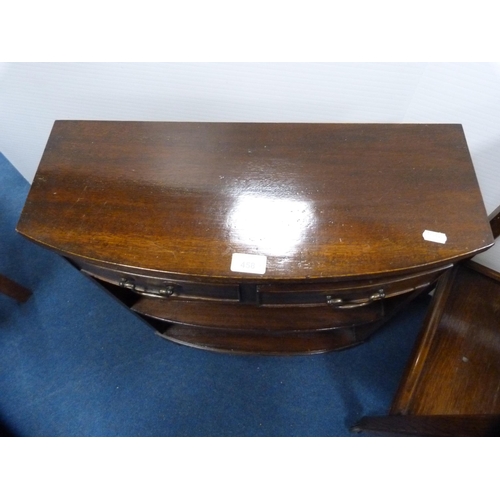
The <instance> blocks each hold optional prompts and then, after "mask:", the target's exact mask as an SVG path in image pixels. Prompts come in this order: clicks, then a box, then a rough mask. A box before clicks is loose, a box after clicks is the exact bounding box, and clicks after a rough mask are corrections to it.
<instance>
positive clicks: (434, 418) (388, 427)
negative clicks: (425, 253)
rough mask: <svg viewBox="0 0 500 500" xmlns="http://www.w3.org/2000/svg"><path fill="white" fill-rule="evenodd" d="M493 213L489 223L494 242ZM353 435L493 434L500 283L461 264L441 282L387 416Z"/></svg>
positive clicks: (499, 383) (498, 420)
mask: <svg viewBox="0 0 500 500" xmlns="http://www.w3.org/2000/svg"><path fill="white" fill-rule="evenodd" d="M498 218H499V217H498V215H495V216H494V217H493V218H492V221H491V226H492V229H493V233H494V236H496V237H498V235H499V233H500V228H499V226H498ZM356 430H366V431H369V432H373V433H383V434H387V433H389V434H399V435H435V436H447V435H455V436H467V435H470V436H477V435H482V436H491V435H496V436H498V435H500V280H498V279H497V277H496V275H495V274H494V273H493V274H492V273H491V272H489V270H487V269H486V268H484V267H483V266H479V265H477V264H476V263H473V262H466V263H462V264H460V265H458V266H457V267H455V268H454V269H453V270H450V271H448V272H447V273H446V274H444V275H443V277H441V278H440V281H439V283H438V286H437V288H436V292H435V295H434V299H433V303H432V305H431V308H430V311H429V315H428V317H427V319H426V322H425V324H424V327H423V329H422V332H421V335H420V338H419V340H418V342H417V344H416V346H415V350H414V352H413V355H412V356H411V359H410V362H409V363H408V365H407V368H406V372H405V374H404V376H403V378H402V380H401V384H400V386H399V389H398V392H397V394H396V396H395V398H394V401H393V403H392V407H391V410H390V415H389V416H385V417H384V416H381V417H366V418H364V419H362V420H361V421H360V422H359V423H358V424H357V425H356Z"/></svg>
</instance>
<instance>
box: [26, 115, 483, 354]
mask: <svg viewBox="0 0 500 500" xmlns="http://www.w3.org/2000/svg"><path fill="white" fill-rule="evenodd" d="M17 229H18V231H19V232H20V233H21V234H23V235H25V236H27V237H28V238H30V239H32V240H33V241H35V242H37V243H39V244H41V245H43V246H46V247H49V248H51V249H53V250H55V251H57V252H58V253H60V254H61V255H64V256H65V257H67V258H69V259H70V260H71V261H72V262H73V263H75V265H77V267H79V268H80V269H82V270H83V271H85V272H87V273H88V274H90V275H92V276H94V277H96V278H97V279H100V280H102V281H106V282H108V283H110V284H114V285H116V284H121V285H122V286H123V287H127V288H130V289H133V290H135V292H136V293H140V294H146V295H153V297H152V298H151V297H150V298H146V299H144V300H143V306H144V304H148V307H149V309H148V310H147V311H146V310H144V309H143V310H141V311H140V312H141V313H142V314H147V315H151V316H154V317H156V318H161V319H163V320H169V321H175V322H177V323H179V324H186V323H187V322H188V321H187V320H188V319H189V321H190V324H192V321H191V318H192V317H193V314H192V309H193V310H194V309H195V308H196V306H193V304H191V303H190V304H188V307H189V308H190V309H189V312H187V307H185V308H184V309H183V310H182V311H183V312H180V313H179V311H180V309H179V307H180V306H179V304H184V306H185V305H186V303H185V301H184V302H183V300H184V299H189V300H192V299H199V300H200V305H199V318H205V320H203V321H202V320H201V319H200V320H199V321H198V324H200V323H201V324H202V325H205V326H210V327H219V326H220V325H219V324H218V320H217V319H216V318H219V317H222V315H223V314H226V315H227V314H228V313H227V311H226V309H227V308H230V307H231V305H230V303H234V304H233V306H234V307H241V305H242V303H243V304H244V305H246V309H248V310H250V311H251V310H252V308H253V310H254V311H255V314H254V315H252V314H250V313H249V314H248V315H247V316H246V318H248V328H249V329H250V330H254V331H255V330H259V329H260V330H263V331H264V330H265V328H264V325H267V327H268V328H270V327H269V325H273V324H274V325H275V331H277V332H283V331H285V330H286V328H285V327H284V325H285V324H286V323H287V319H286V317H287V315H288V314H289V315H290V316H289V318H295V320H296V321H297V323H298V324H299V323H300V324H301V325H302V324H303V325H305V324H306V322H307V321H306V320H305V319H304V320H303V321H304V322H305V323H304V322H302V319H303V318H307V316H301V318H302V319H301V320H300V321H299V319H298V317H299V316H298V315H299V312H297V311H299V310H300V311H302V310H304V311H306V310H307V308H304V307H303V306H306V305H309V306H311V305H313V304H314V305H315V306H317V307H316V308H315V309H316V312H317V313H316V314H315V315H311V316H309V317H310V318H314V320H312V319H311V320H310V321H311V324H310V330H311V331H319V330H324V329H325V328H326V327H327V326H328V325H326V323H327V321H325V318H328V317H331V318H332V321H331V324H330V327H338V328H341V327H344V326H345V327H351V326H353V325H354V324H363V323H364V322H365V319H366V318H365V316H366V315H367V314H368V313H370V311H372V310H374V309H375V306H372V304H371V302H372V301H373V300H384V299H385V298H386V297H391V296H399V295H402V294H411V293H413V291H414V290H415V289H423V288H425V287H426V286H428V284H429V283H431V282H433V281H434V280H435V279H437V277H438V276H439V274H440V273H441V272H442V271H443V270H444V269H445V268H446V267H448V266H451V265H452V264H454V263H456V262H458V261H460V260H461V259H464V258H466V257H470V256H472V255H474V254H476V253H477V252H479V251H482V250H484V249H486V248H487V247H488V246H490V245H491V244H492V241H493V240H492V237H491V232H490V229H489V226H488V224H487V219H486V214H485V211H484V206H483V203H482V199H481V195H480V192H479V189H478V185H477V180H476V177H475V173H474V169H473V166H472V162H471V159H470V155H469V152H468V149H467V144H466V141H465V138H464V134H463V130H462V127H461V126H460V125H385V124H351V125H347V124H283V123H282V124H276V123H274V124H249V123H162V122H92V121H58V122H56V123H55V125H54V128H53V130H52V133H51V136H50V138H49V141H48V144H47V147H46V149H45V152H44V155H43V157H42V160H41V163H40V166H39V169H38V172H37V174H36V176H35V179H34V181H33V185H32V189H31V190H30V193H29V195H28V198H27V200H26V205H25V208H24V210H23V213H22V215H21V219H20V221H19V224H18V228H17ZM424 230H432V231H438V232H442V233H445V234H446V236H447V241H446V244H439V243H435V242H430V241H426V240H424V238H423V237H422V233H423V231H424ZM234 253H243V254H251V255H261V256H265V257H266V258H267V266H266V269H265V273H264V274H262V275H256V274H253V275H252V274H248V273H243V272H240V271H237V272H235V271H233V270H231V258H232V255H233V254H234ZM169 299H171V300H170V301H169ZM181 299H182V300H181ZM202 301H212V302H210V304H207V303H204V302H203V303H202ZM222 302H224V304H221V303H222ZM328 302H329V303H330V304H329V305H328ZM152 304H154V309H155V310H154V314H151V309H150V308H151V305H152ZM332 304H334V307H333V309H332V307H331V306H332ZM176 305H177V306H179V307H177V308H176V307H174V306H176ZM266 305H275V306H278V305H280V306H282V309H281V310H280V312H277V310H270V311H271V312H269V321H268V322H267V323H266V321H265V320H264V319H263V318H264V314H265V313H264V312H263V311H264V309H263V306H266ZM379 305H380V304H379ZM184 306H183V307H184ZM299 306H300V307H299ZM358 306H359V307H358ZM342 307H355V308H357V311H356V310H355V309H353V310H352V311H349V314H348V313H346V311H340V310H339V309H340V308H342ZM140 309H141V306H140V305H137V310H140ZM174 309H175V311H176V312H175V314H174ZM261 309H262V310H261ZM266 310H267V309H266ZM210 311H212V312H210ZM280 314H281V315H282V318H283V319H282V320H281V321H278V320H274V319H271V318H277V317H278V316H279V315H280ZM294 315H296V316H294ZM333 316H335V318H334V319H333ZM346 316H347V317H348V318H347V317H346ZM210 317H211V318H212V319H210ZM252 317H254V319H253V320H252V319H251V318H252ZM320 318H323V319H320ZM379 319H380V318H379V317H378V316H377V317H376V318H375V317H374V318H373V321H374V322H375V321H376V322H378V321H379ZM246 321H247V320H245V322H246ZM228 323H230V321H229V320H228ZM304 328H305V326H304ZM263 342H264V341H263ZM264 343H265V342H264ZM263 349H264V350H265V347H263Z"/></svg>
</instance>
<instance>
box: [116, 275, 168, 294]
mask: <svg viewBox="0 0 500 500" xmlns="http://www.w3.org/2000/svg"><path fill="white" fill-rule="evenodd" d="M119 284H120V286H121V287H122V288H126V289H127V290H132V291H133V292H137V293H140V294H142V295H149V296H152V297H170V296H171V295H173V293H174V287H173V286H172V285H164V286H162V287H161V288H150V287H145V286H143V285H137V284H136V283H135V281H134V280H133V279H130V278H122V279H121V280H120V283H119Z"/></svg>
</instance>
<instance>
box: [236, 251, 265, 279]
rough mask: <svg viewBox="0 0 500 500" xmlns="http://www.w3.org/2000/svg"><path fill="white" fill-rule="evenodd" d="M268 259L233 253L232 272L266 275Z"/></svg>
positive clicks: (263, 256) (260, 256)
mask: <svg viewBox="0 0 500 500" xmlns="http://www.w3.org/2000/svg"><path fill="white" fill-rule="evenodd" d="M266 266H267V257H266V256H265V255H252V254H247V253H233V256H232V258H231V271H233V272H235V273H249V274H264V273H265V272H266Z"/></svg>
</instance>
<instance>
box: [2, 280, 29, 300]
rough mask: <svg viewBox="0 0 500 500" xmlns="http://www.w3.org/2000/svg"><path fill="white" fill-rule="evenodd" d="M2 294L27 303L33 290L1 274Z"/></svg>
mask: <svg viewBox="0 0 500 500" xmlns="http://www.w3.org/2000/svg"><path fill="white" fill-rule="evenodd" d="M0 293H3V294H4V295H8V296H9V297H11V298H13V299H14V300H17V301H18V302H26V301H27V300H28V299H29V298H30V297H31V293H32V292H31V290H28V289H27V288H25V287H24V286H21V285H19V284H18V283H16V282H15V281H12V280H11V279H9V278H7V277H6V276H4V275H2V274H0Z"/></svg>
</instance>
